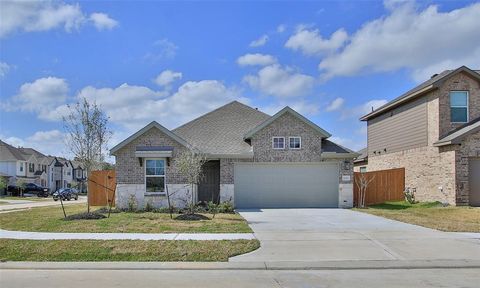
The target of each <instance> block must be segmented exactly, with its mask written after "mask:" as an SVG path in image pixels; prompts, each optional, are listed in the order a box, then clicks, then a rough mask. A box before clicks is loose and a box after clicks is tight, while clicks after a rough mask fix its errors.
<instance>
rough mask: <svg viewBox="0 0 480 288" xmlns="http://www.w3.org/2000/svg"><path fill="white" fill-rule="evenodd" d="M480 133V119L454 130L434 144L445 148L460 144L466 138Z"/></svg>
mask: <svg viewBox="0 0 480 288" xmlns="http://www.w3.org/2000/svg"><path fill="white" fill-rule="evenodd" d="M477 131H480V117H478V118H475V119H473V120H472V121H470V122H468V123H466V124H464V125H462V126H460V127H458V128H457V129H455V130H452V131H451V132H449V133H448V134H447V135H445V136H444V137H442V138H441V139H440V140H438V141H437V142H435V143H433V145H434V146H444V145H450V144H459V143H460V142H461V141H462V139H463V138H465V136H468V135H470V134H472V133H475V132H477Z"/></svg>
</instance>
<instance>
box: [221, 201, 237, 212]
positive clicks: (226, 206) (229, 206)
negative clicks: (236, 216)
mask: <svg viewBox="0 0 480 288" xmlns="http://www.w3.org/2000/svg"><path fill="white" fill-rule="evenodd" d="M218 213H234V207H233V203H232V202H231V201H225V202H222V203H220V204H218Z"/></svg>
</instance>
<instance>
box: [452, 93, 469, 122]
mask: <svg viewBox="0 0 480 288" xmlns="http://www.w3.org/2000/svg"><path fill="white" fill-rule="evenodd" d="M452 92H466V93H467V106H466V108H467V121H465V122H454V121H452V119H450V123H453V124H465V123H468V119H470V115H469V111H468V110H469V109H470V107H469V106H470V105H469V104H470V103H469V101H470V92H469V91H468V90H450V92H449V93H448V101H449V103H448V104H449V107H450V117H451V115H452V111H451V109H452V108H465V106H452V102H451V101H452V98H451V95H450V94H451V93H452Z"/></svg>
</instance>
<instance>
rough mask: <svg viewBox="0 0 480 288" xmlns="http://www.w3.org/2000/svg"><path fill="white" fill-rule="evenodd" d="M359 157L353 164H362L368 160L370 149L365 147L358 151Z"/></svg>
mask: <svg viewBox="0 0 480 288" xmlns="http://www.w3.org/2000/svg"><path fill="white" fill-rule="evenodd" d="M357 153H358V154H360V155H358V156H357V158H355V160H354V161H353V162H362V161H365V160H367V158H368V149H367V148H366V147H365V148H363V149H361V150H359V151H357Z"/></svg>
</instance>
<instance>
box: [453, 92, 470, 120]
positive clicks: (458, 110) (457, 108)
mask: <svg viewBox="0 0 480 288" xmlns="http://www.w3.org/2000/svg"><path fill="white" fill-rule="evenodd" d="M450 121H451V122H453V123H466V122H468V91H451V92H450Z"/></svg>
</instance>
